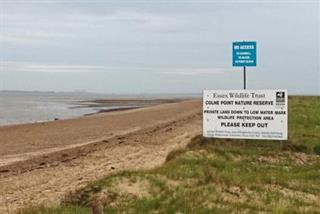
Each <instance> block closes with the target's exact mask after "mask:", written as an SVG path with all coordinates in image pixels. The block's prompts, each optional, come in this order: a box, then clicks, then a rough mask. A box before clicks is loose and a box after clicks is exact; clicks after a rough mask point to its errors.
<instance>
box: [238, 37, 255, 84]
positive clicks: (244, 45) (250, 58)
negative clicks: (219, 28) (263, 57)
mask: <svg viewBox="0 0 320 214" xmlns="http://www.w3.org/2000/svg"><path fill="white" fill-rule="evenodd" d="M232 66H235V67H243V89H246V88H247V86H246V81H247V80H246V67H249V66H251V67H253V66H257V43H256V42H255V41H242V42H233V43H232Z"/></svg>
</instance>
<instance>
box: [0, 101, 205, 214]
mask: <svg viewBox="0 0 320 214" xmlns="http://www.w3.org/2000/svg"><path fill="white" fill-rule="evenodd" d="M103 102H110V101H99V102H98V103H103ZM201 109H202V102H201V100H199V99H193V100H186V101H180V100H179V102H178V101H177V100H176V101H175V102H165V103H162V104H158V105H153V106H147V107H144V108H138V109H127V110H122V111H112V112H104V113H103V112H102V113H98V114H92V115H89V116H83V117H78V118H74V119H66V120H57V121H51V122H41V123H34V124H21V125H10V126H3V127H0V139H1V140H0V212H1V213H3V212H12V211H16V210H17V209H18V208H21V207H24V206H26V205H28V204H41V203H51V204H57V203H59V200H60V199H61V198H62V197H64V195H65V194H66V193H68V192H70V191H74V190H76V189H77V188H80V187H82V186H84V185H86V184H88V183H89V182H91V181H94V180H95V179H98V178H101V177H103V176H106V175H109V174H111V173H114V172H118V171H122V170H126V169H148V168H152V167H155V166H158V165H160V164H162V163H163V162H164V160H165V157H166V155H167V154H168V152H170V151H171V150H173V149H175V148H179V147H183V146H184V145H185V144H186V143H187V142H188V141H189V140H190V139H191V138H192V137H194V136H196V135H198V134H200V133H201V123H202V119H201V118H202V114H201Z"/></svg>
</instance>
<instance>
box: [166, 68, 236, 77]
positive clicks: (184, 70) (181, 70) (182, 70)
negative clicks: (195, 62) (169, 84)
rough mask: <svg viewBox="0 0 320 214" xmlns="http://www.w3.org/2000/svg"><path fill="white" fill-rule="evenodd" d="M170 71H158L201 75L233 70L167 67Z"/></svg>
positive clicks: (170, 73)
mask: <svg viewBox="0 0 320 214" xmlns="http://www.w3.org/2000/svg"><path fill="white" fill-rule="evenodd" d="M169 70H170V71H164V72H160V73H163V74H169V75H182V76H203V75H212V74H224V73H226V72H229V71H233V70H234V69H231V68H210V67H209V68H203V67H199V68H190V67H187V68H176V69H169Z"/></svg>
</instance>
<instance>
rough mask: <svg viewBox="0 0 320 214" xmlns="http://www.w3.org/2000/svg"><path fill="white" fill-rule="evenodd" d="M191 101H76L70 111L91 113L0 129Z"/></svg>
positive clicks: (172, 99)
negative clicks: (84, 110) (87, 110)
mask: <svg viewBox="0 0 320 214" xmlns="http://www.w3.org/2000/svg"><path fill="white" fill-rule="evenodd" d="M186 100H190V99H189V98H168V99H163V98H159V99H158V98H150V99H149V98H118V99H114V98H113V99H94V100H79V101H76V102H75V103H74V104H73V105H70V106H69V107H68V109H71V110H72V109H91V110H92V112H90V113H83V114H79V115H76V116H71V117H65V118H61V117H59V116H55V117H53V118H50V119H44V120H38V121H33V120H30V121H29V122H16V123H3V124H1V123H0V128H2V127H11V126H20V125H31V124H42V123H48V122H54V121H63V120H70V119H76V118H82V117H87V116H91V115H96V114H101V113H108V112H119V111H126V110H133V109H139V108H145V107H149V106H155V105H160V104H165V103H177V102H182V101H186Z"/></svg>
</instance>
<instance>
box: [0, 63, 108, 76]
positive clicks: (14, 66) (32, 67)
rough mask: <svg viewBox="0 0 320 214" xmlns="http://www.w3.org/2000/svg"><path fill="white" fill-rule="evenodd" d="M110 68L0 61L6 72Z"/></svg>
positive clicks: (105, 68)
mask: <svg viewBox="0 0 320 214" xmlns="http://www.w3.org/2000/svg"><path fill="white" fill-rule="evenodd" d="M107 70H110V68H108V67H105V66H97V65H66V64H38V63H30V62H12V61H2V62H0V71H4V72H10V71H14V72H49V73H77V72H103V71H107Z"/></svg>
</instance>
